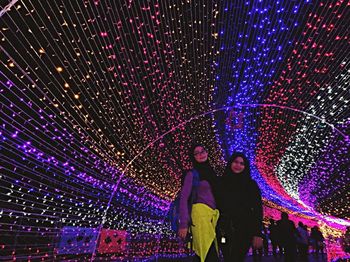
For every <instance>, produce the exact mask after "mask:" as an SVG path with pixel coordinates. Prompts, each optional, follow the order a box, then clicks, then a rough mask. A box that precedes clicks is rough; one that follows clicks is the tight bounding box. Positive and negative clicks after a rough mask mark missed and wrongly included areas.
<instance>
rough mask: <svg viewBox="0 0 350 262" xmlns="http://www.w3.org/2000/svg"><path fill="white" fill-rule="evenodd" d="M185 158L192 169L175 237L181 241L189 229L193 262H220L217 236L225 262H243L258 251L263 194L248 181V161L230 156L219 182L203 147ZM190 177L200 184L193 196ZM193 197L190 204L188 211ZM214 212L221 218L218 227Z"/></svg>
mask: <svg viewBox="0 0 350 262" xmlns="http://www.w3.org/2000/svg"><path fill="white" fill-rule="evenodd" d="M189 156H190V159H191V160H192V163H193V169H192V170H191V171H188V172H187V174H186V177H185V181H184V185H183V187H182V190H181V198H180V229H179V232H178V233H179V236H180V237H181V238H183V239H185V237H186V235H187V233H188V229H189V230H190V231H191V234H192V238H193V240H192V241H193V243H192V248H193V251H194V252H195V254H196V259H197V261H201V262H204V261H219V255H218V254H219V251H218V250H219V249H218V243H217V234H216V232H219V235H220V237H221V238H223V239H225V241H224V242H225V243H222V244H221V249H222V252H223V256H224V260H225V262H226V261H227V262H228V261H237V262H239V261H243V260H244V257H245V254H246V253H247V251H248V249H249V247H250V245H252V246H253V247H254V248H259V247H260V246H261V245H262V238H261V237H260V236H261V228H262V204H261V193H260V189H259V187H258V186H257V184H256V182H255V181H254V180H252V179H251V177H250V165H249V161H248V159H247V158H246V157H245V156H244V155H243V154H241V153H234V154H233V155H232V156H231V158H230V160H229V161H228V164H227V167H226V171H225V174H224V176H222V177H220V178H219V177H217V176H216V174H215V171H214V169H213V168H212V166H211V165H210V163H209V160H208V152H207V151H206V149H205V147H204V146H203V145H201V144H197V145H194V146H193V147H192V148H191V149H190V152H189ZM194 172H198V174H199V183H198V186H197V187H196V190H195V192H191V191H193V190H192V189H193V187H192V179H193V173H194ZM191 194H195V196H194V197H193V196H191ZM191 197H193V199H194V201H193V204H192V208H190V209H189V207H188V200H189V199H190V198H191ZM218 209H219V210H220V214H221V215H220V220H219V226H218V227H216V226H217V222H218V219H219V210H218ZM189 210H190V211H189Z"/></svg>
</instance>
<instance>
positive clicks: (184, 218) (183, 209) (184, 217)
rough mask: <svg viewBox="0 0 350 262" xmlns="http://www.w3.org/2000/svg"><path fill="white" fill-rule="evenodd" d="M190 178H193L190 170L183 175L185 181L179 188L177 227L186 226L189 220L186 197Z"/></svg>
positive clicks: (189, 193)
mask: <svg viewBox="0 0 350 262" xmlns="http://www.w3.org/2000/svg"><path fill="white" fill-rule="evenodd" d="M192 179H193V174H192V172H188V173H187V174H186V176H185V181H184V183H183V186H182V188H181V193H180V206H179V208H180V212H179V213H180V223H179V228H180V229H184V228H186V229H187V228H188V224H189V221H190V215H191V214H189V212H188V199H189V197H190V195H191V190H192Z"/></svg>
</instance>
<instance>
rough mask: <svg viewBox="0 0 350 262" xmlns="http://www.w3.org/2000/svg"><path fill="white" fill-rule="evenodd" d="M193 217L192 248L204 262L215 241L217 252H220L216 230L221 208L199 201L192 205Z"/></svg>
mask: <svg viewBox="0 0 350 262" xmlns="http://www.w3.org/2000/svg"><path fill="white" fill-rule="evenodd" d="M191 218H192V225H191V233H192V249H193V251H194V252H195V253H196V255H197V256H199V257H200V259H201V262H204V260H205V258H206V256H207V254H208V251H209V248H210V246H211V245H212V243H213V241H214V243H215V248H216V252H217V253H219V252H218V250H219V248H218V242H217V240H216V232H215V228H216V223H217V222H218V219H219V210H217V209H215V210H214V209H212V208H210V207H209V206H207V205H205V204H202V203H197V204H194V205H193V206H192V213H191Z"/></svg>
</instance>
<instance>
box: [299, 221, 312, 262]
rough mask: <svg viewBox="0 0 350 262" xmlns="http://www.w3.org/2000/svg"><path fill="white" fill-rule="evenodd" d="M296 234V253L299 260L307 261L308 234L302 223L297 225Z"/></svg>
mask: <svg viewBox="0 0 350 262" xmlns="http://www.w3.org/2000/svg"><path fill="white" fill-rule="evenodd" d="M297 231H298V234H297V245H298V252H299V256H300V259H301V260H302V261H307V260H308V258H307V255H308V247H309V246H308V245H309V233H308V232H307V229H306V227H305V225H304V224H303V223H302V222H299V223H298V228H297Z"/></svg>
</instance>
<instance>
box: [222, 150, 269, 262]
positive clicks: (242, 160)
mask: <svg viewBox="0 0 350 262" xmlns="http://www.w3.org/2000/svg"><path fill="white" fill-rule="evenodd" d="M219 188H220V190H219V192H220V194H219V196H220V197H218V203H219V205H218V207H219V210H220V213H221V219H220V221H219V232H220V234H221V235H222V237H224V238H225V241H226V243H223V244H222V245H221V248H222V251H223V256H224V260H225V262H232V261H235V262H240V261H243V260H244V257H245V255H246V253H247V252H248V250H249V247H250V246H251V245H252V247H253V249H259V248H261V247H262V244H263V239H262V235H261V230H262V218H263V211H262V201H261V192H260V189H259V187H258V185H257V183H256V182H255V181H254V180H253V179H251V177H250V164H249V160H248V159H247V158H246V156H245V155H244V154H242V153H233V154H232V156H231V157H230V159H229V161H228V163H227V166H226V170H225V174H224V175H223V177H222V178H221V183H220V187H219Z"/></svg>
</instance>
